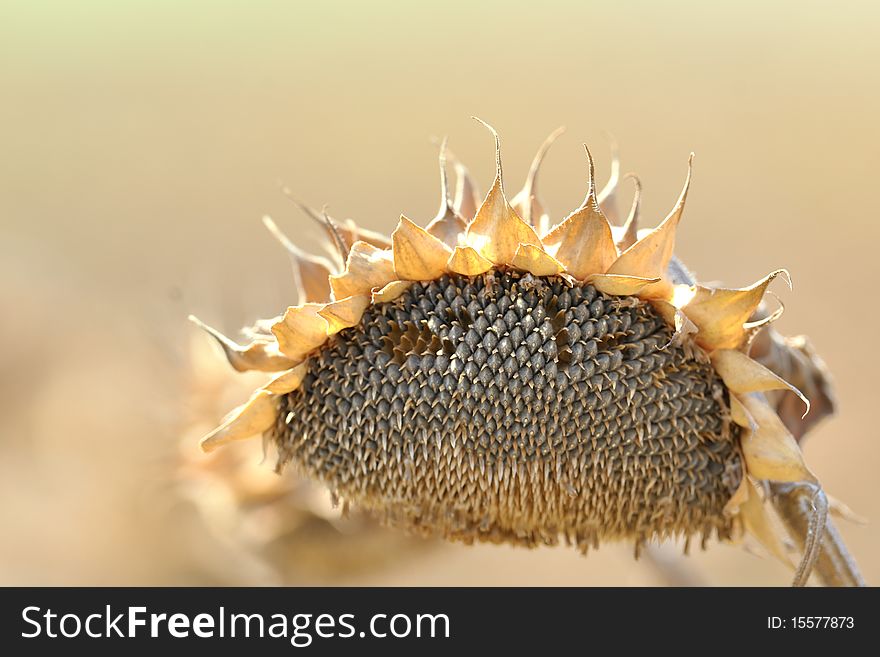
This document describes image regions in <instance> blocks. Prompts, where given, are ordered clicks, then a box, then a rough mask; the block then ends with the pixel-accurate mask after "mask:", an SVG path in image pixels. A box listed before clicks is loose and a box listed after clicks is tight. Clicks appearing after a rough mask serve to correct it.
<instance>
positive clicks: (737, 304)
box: [684, 269, 788, 349]
mask: <svg viewBox="0 0 880 657" xmlns="http://www.w3.org/2000/svg"><path fill="white" fill-rule="evenodd" d="M780 274H785V276H786V278H787V277H788V272H787V271H785V270H784V269H779V270H777V271H774V272H773V273H771V274H769V275H768V276H766V277H765V278H763V279H761V280H760V281H758V282H757V283H755V284H754V285H751V286H749V287H746V288H742V289H726V288H709V287H703V286H701V285H698V286H696V287H695V288H693V296H692V298H691V300H690V301H689V302H688V303H687V305H685V306H684V311H685V313H687V316H688V317H690V318H691V321H693V322H694V324H696V325H697V328H699V329H700V332H699V334H698V335H697V342H699V343H700V344H701V345H702V346H703V347H706V348H707V349H736V348H738V347H739V346H741V345H742V344H743V343H744V341H745V339H746V337H747V332H746V329H745V328H744V324H745V323H746V322H747V321H748V319H749V317H751V315H752V313H754V312H755V309H756V308H757V307H758V304H760V303H761V299H762V298H763V297H764V292H765V291H766V290H767V286H768V285H770V283H771V282H772V281H773V280H774V279H775V278H776V277H777V276H779V275H780Z"/></svg>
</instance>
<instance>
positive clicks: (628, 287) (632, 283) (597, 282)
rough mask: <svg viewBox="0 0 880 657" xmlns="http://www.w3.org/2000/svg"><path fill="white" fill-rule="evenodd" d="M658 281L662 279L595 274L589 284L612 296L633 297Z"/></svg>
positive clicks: (588, 279) (589, 279)
mask: <svg viewBox="0 0 880 657" xmlns="http://www.w3.org/2000/svg"><path fill="white" fill-rule="evenodd" d="M658 280H660V279H658V278H640V277H639V276H621V275H618V274H593V275H591V276H589V277H588V278H587V282H588V283H591V284H592V285H593V286H594V287H595V288H596V289H597V290H599V291H600V292H604V293H605V294H610V295H612V296H632V295H634V294H638V293H640V292H641V291H642V290H644V289H645V288H646V287H647V286H649V285H652V284H654V283H656V282H657V281H658Z"/></svg>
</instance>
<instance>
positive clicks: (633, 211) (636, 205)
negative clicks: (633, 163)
mask: <svg viewBox="0 0 880 657" xmlns="http://www.w3.org/2000/svg"><path fill="white" fill-rule="evenodd" d="M626 178H630V179H631V180H632V181H633V183H635V186H636V191H635V194H634V195H633V202H632V206H631V207H630V209H629V215H627V217H626V221H624V222H623V227H622V230H621V231H620V237H619V238H618V239H617V240H616V244H617V248H618V250H619V251H620V252H621V253H622V252H623V251H626V250H627V249H628V248H629V247H631V246H632V245H633V244H635V243H636V242H637V241H638V239H639V235H638V233H639V209H640V208H641V202H642V183H641V181H640V180H639V179H638V177H637V176H635V175H633V174H631V173H630V174H627V176H626Z"/></svg>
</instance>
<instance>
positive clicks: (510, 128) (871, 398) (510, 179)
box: [0, 0, 880, 585]
mask: <svg viewBox="0 0 880 657" xmlns="http://www.w3.org/2000/svg"><path fill="white" fill-rule="evenodd" d="M423 4H424V3H405V2H399V3H398V2H387V1H385V2H383V1H379V0H376V1H373V2H369V3H354V2H352V3H332V2H326V3H300V2H276V3H273V2H251V3H217V2H188V3H180V2H170V1H167V2H146V1H143V2H141V1H130V2H125V3H118V2H109V1H108V2H98V1H96V0H90V1H85V2H79V3H66V2H55V3H50V2H4V3H3V5H2V8H0V309H2V310H0V345H2V347H0V372H2V375H0V500H2V502H0V527H2V529H0V532H2V540H0V583H4V584H25V583H30V584H71V583H88V584H120V583H136V584H148V583H150V584H152V583H158V584H162V583H206V582H217V581H221V582H222V581H223V578H222V577H219V578H218V576H217V575H216V573H215V574H210V575H209V574H206V572H205V570H204V569H203V568H202V567H201V566H200V560H202V559H204V558H205V555H204V554H200V553H199V551H198V550H193V549H190V546H189V545H188V543H187V541H188V540H189V539H188V538H187V537H188V536H189V534H188V532H187V531H186V528H185V527H182V526H181V525H182V523H181V522H180V521H179V519H177V520H175V518H176V516H175V515H174V513H173V509H171V507H173V504H172V503H170V502H169V501H168V495H167V483H166V479H167V473H168V471H169V469H170V468H171V465H170V464H171V463H172V462H173V460H174V458H176V454H177V451H176V450H177V448H176V443H177V440H178V436H179V433H180V431H179V427H180V423H181V422H182V421H183V418H184V417H185V416H186V415H187V413H188V412H189V411H190V410H191V409H189V408H188V407H187V404H188V402H187V398H186V396H185V395H184V394H183V387H184V386H183V383H182V381H183V380H184V379H185V377H186V372H185V369H186V358H185V356H186V348H187V344H188V341H189V340H190V338H191V336H192V333H193V331H194V329H193V328H192V327H191V326H190V325H189V324H187V323H186V321H185V317H186V315H187V314H188V313H189V312H195V313H196V314H198V315H200V316H201V317H203V318H204V319H205V320H206V321H209V322H211V323H213V324H215V325H217V326H218V327H220V328H222V329H224V330H225V331H227V332H228V333H230V334H234V332H235V331H236V329H237V327H239V326H241V325H243V324H245V323H248V322H250V321H251V320H252V319H253V318H255V317H257V316H270V315H274V314H275V313H276V312H278V311H279V310H280V309H282V308H283V307H284V306H286V305H287V304H288V303H289V302H291V301H292V294H293V288H292V284H291V279H290V275H289V269H288V263H287V260H286V257H285V255H284V254H283V253H282V251H281V250H280V249H279V248H278V247H277V246H276V244H275V243H274V242H273V241H272V239H271V238H270V237H269V235H268V234H267V233H266V232H265V231H264V230H263V229H262V227H261V226H260V223H259V218H260V216H261V215H262V214H264V213H269V214H271V215H273V216H274V217H275V218H276V219H277V220H278V222H279V223H280V224H281V225H282V226H283V227H284V229H285V230H287V231H288V232H289V233H291V234H292V235H294V236H295V237H296V238H297V240H298V241H299V242H300V243H301V244H302V245H304V246H308V247H314V246H315V245H316V244H317V243H318V240H317V238H318V231H317V230H316V229H315V227H314V226H313V225H311V224H310V223H308V222H307V220H305V219H304V218H303V217H302V215H301V214H299V213H298V212H297V211H296V210H295V208H294V207H293V206H292V205H291V204H290V203H289V202H288V201H286V200H285V199H284V198H283V197H282V195H281V194H280V193H279V192H278V181H282V182H284V183H286V184H288V185H289V186H290V187H291V188H293V189H294V190H295V191H296V193H297V194H298V195H300V196H301V197H302V198H303V199H304V200H306V201H307V202H309V203H311V204H314V205H317V206H319V207H320V206H321V205H322V204H323V203H328V204H329V208H330V211H331V212H332V213H335V214H337V215H340V216H351V217H354V218H356V219H358V220H359V221H361V222H362V223H363V224H365V225H367V226H369V227H371V228H375V229H383V230H390V228H391V227H392V226H393V224H394V222H395V221H396V219H397V216H398V215H399V213H400V212H401V211H403V212H405V213H407V215H408V216H410V217H411V218H413V219H416V220H420V221H422V222H424V221H425V220H427V219H428V218H429V217H431V216H432V215H433V214H434V212H435V208H436V205H437V201H438V190H437V183H436V179H437V174H436V159H435V157H436V150H435V147H434V146H432V145H431V143H430V141H429V137H430V136H432V135H437V136H442V135H449V137H450V144H451V146H452V148H453V149H454V150H455V151H456V153H457V154H458V155H459V156H461V157H462V158H463V159H465V160H466V161H467V162H468V163H469V165H470V168H471V170H472V171H473V172H474V174H475V175H476V176H477V178H478V179H479V180H480V181H481V183H482V184H483V186H484V188H485V184H486V182H487V181H489V180H490V177H491V174H492V166H493V165H492V150H491V141H490V138H489V136H488V134H487V133H486V132H485V130H484V129H483V128H481V127H480V126H478V125H477V124H475V123H474V122H473V121H471V119H470V118H469V117H470V116H471V115H478V116H480V117H482V118H484V119H486V120H488V121H490V122H491V123H493V124H494V125H495V126H496V127H497V128H498V130H499V131H500V132H501V135H502V139H503V152H504V158H505V163H506V169H505V171H506V177H507V184H508V188H509V189H510V190H511V191H513V190H515V188H516V187H517V186H518V184H519V183H520V181H521V179H522V176H523V175H524V173H525V170H526V168H527V166H528V162H529V160H530V158H531V155H532V153H533V151H534V149H535V148H536V147H537V145H538V144H539V143H540V141H541V140H542V139H543V137H544V136H545V135H546V134H547V133H548V132H550V131H551V130H552V129H553V128H555V127H557V126H558V125H561V124H564V125H566V126H568V133H567V134H566V135H565V136H564V137H563V138H562V140H561V141H560V143H559V144H558V145H557V146H556V147H555V149H554V150H553V151H552V152H551V154H550V156H549V158H548V161H547V163H546V167H545V169H544V171H543V173H542V180H541V182H542V192H543V195H544V198H545V200H546V201H547V203H548V205H549V206H550V208H551V210H552V211H553V213H554V216H555V217H557V218H558V217H559V216H561V215H562V214H563V213H564V212H566V211H568V210H569V209H571V208H572V207H574V206H575V205H576V204H577V203H578V202H579V201H580V199H581V198H582V196H583V193H584V185H585V182H584V178H585V162H584V157H583V154H582V148H581V146H580V143H581V142H583V141H586V142H588V143H589V144H591V146H592V148H593V151H594V153H595V154H596V156H597V159H598V167H599V176H600V178H602V179H603V180H604V178H605V177H606V176H607V162H608V157H607V146H606V143H607V142H606V141H605V138H604V136H603V130H609V131H611V132H613V133H614V134H615V135H616V137H617V138H618V140H619V142H620V144H621V151H622V155H623V166H624V170H634V171H636V172H638V173H639V174H640V176H641V178H642V181H643V184H644V188H645V192H644V210H645V213H644V215H643V216H644V217H645V220H646V222H647V223H648V224H653V223H655V222H656V221H657V220H659V219H660V218H661V217H662V216H663V214H664V213H665V211H666V210H667V209H668V208H669V207H670V206H671V204H672V203H673V201H674V200H675V198H676V195H677V194H678V190H679V188H680V185H681V182H682V180H683V176H684V172H685V164H686V159H687V154H688V153H689V152H690V151H691V150H693V151H695V152H696V154H697V158H696V162H695V167H696V168H695V174H694V183H693V186H692V192H691V195H690V198H689V205H688V209H687V212H686V215H685V219H684V222H683V224H682V231H681V233H680V238H679V241H678V245H677V251H678V253H679V254H680V255H681V256H682V257H683V258H684V259H685V260H686V261H687V262H688V263H689V264H690V265H691V266H692V267H693V268H694V269H695V270H696V271H697V272H698V273H699V274H700V275H701V277H702V278H703V279H721V280H724V281H725V282H727V283H730V284H734V285H742V284H747V283H750V282H752V281H754V280H756V279H757V278H759V277H760V276H762V275H764V274H765V273H767V272H768V271H769V270H771V269H774V268H776V267H780V266H784V267H787V268H789V269H790V271H791V272H792V275H793V278H794V282H795V288H794V291H793V292H791V293H790V292H788V291H787V290H785V289H784V288H783V287H782V286H779V287H778V288H777V292H778V293H779V294H780V295H781V297H782V299H783V301H784V302H785V305H786V315H785V317H784V318H783V319H782V320H781V322H780V324H779V326H780V327H781V329H782V330H783V331H785V332H788V333H801V332H803V333H808V334H809V335H810V336H811V338H812V339H813V341H814V343H815V344H816V346H817V347H818V349H819V350H820V352H821V353H822V354H823V355H824V357H825V358H826V360H827V361H828V363H829V365H830V367H831V368H832V370H833V372H834V373H835V375H836V378H837V384H838V391H839V397H840V401H841V404H840V406H841V412H840V415H839V417H837V418H835V419H833V420H832V421H829V422H827V423H826V424H824V425H823V426H822V427H821V428H819V429H818V430H817V431H816V432H815V434H814V435H813V436H811V438H810V440H809V441H808V443H807V446H806V455H807V458H808V461H809V463H810V464H811V466H812V467H813V468H814V470H815V471H816V472H817V473H818V474H819V476H820V477H821V479H822V481H823V482H824V484H825V486H826V488H827V489H828V490H829V491H830V492H832V493H833V494H834V495H836V496H838V497H840V498H842V499H844V500H846V501H847V502H849V503H850V504H851V506H853V507H854V508H855V509H856V510H857V511H858V512H860V513H861V514H862V515H865V516H867V517H869V518H870V519H872V520H874V521H875V522H873V523H872V524H870V525H869V526H867V527H857V526H851V525H849V526H844V527H843V533H844V535H845V537H846V539H847V541H848V543H849V544H850V546H851V549H852V551H853V552H854V554H855V555H856V556H857V558H858V559H859V561H860V563H861V566H862V568H863V570H864V572H865V575H866V576H867V578H868V579H869V581H871V582H874V583H876V582H877V581H878V580H880V558H878V556H877V555H878V554H880V550H878V548H880V529H878V523H877V522H876V520H877V518H878V517H880V500H878V495H877V490H878V489H877V482H876V478H875V476H876V475H875V473H876V469H877V465H878V456H880V442H878V436H877V428H876V427H877V419H876V418H877V413H878V404H877V402H876V399H875V398H876V380H877V372H878V371H880V350H878V349H877V346H876V344H875V343H876V340H877V338H878V332H877V327H878V322H880V310H878V305H877V302H876V299H875V286H874V280H875V279H876V277H877V275H878V273H880V267H878V256H877V246H876V245H877V243H878V237H880V221H878V220H877V217H876V216H875V215H876V191H875V188H876V184H877V183H876V177H877V169H878V166H880V143H878V142H880V140H878V129H877V125H876V117H877V116H880V91H878V90H880V40H878V39H877V38H876V26H877V22H878V19H880V15H878V10H877V8H876V3H871V2H867V1H865V2H837V3H818V2H805V1H803V0H801V1H798V2H776V3H769V4H770V5H771V6H768V3H766V2H758V1H754V0H749V1H740V2H736V3H726V6H722V4H721V3H706V2H696V1H694V2H684V1H679V2H666V3H654V2H647V1H645V2H604V3H599V2H560V1H555V0H545V1H543V2H540V3H501V2H493V3H473V2H454V1H451V0H450V1H446V2H443V3H438V6H433V7H430V8H428V7H426V6H423ZM661 4H662V5H663V6H662V7H661V6H660V5H661ZM626 202H627V203H628V200H627V201H626ZM228 376H230V377H232V374H231V373H230V374H228ZM216 419H217V418H216V417H214V418H209V419H208V421H213V420H216ZM340 540H341V541H344V540H345V539H344V537H342V538H340ZM685 568H687V569H689V571H691V572H693V573H695V574H698V575H699V576H700V577H701V578H702V581H705V582H709V583H721V584H733V585H737V584H764V583H766V584H782V583H785V582H786V581H787V579H788V574H787V573H786V572H785V571H784V569H782V568H781V567H778V566H776V565H775V564H773V563H771V562H770V561H768V560H764V559H759V558H757V557H755V556H752V555H750V554H747V553H746V552H744V551H742V550H740V549H738V548H731V547H726V546H718V545H713V546H711V547H710V549H709V551H708V552H707V553H706V554H699V555H696V556H693V557H691V558H690V559H689V560H688V561H686V562H685ZM315 579H316V578H315V577H314V576H310V575H309V573H304V574H303V575H302V580H303V581H315ZM318 581H328V582H344V583H371V584H372V583H390V584H403V583H406V584H413V583H424V584H446V583H449V584H453V583H467V584H483V583H487V584H496V583H504V584H617V583H621V584H654V583H660V581H661V580H660V579H659V577H658V575H657V573H656V571H654V570H652V569H651V568H649V567H648V566H646V565H644V564H643V563H642V562H639V563H638V564H636V563H634V562H633V561H632V559H631V556H630V548H629V547H614V546H606V547H604V548H603V549H602V550H600V551H599V552H598V553H595V554H591V555H590V556H589V557H588V558H586V559H584V558H582V557H580V556H579V555H578V554H577V553H576V552H575V551H573V550H570V549H565V548H560V549H553V550H551V549H544V550H538V551H534V552H530V551H525V550H516V549H508V548H498V547H489V546H483V547H478V548H467V547H462V546H458V545H441V546H436V547H433V548H431V549H429V550H425V551H420V552H419V554H418V555H416V556H413V557H407V558H404V559H401V561H400V563H399V564H393V565H391V566H389V567H383V568H376V569H373V570H368V571H366V572H361V573H359V574H356V575H346V576H344V577H341V576H340V577H331V578H329V579H328V578H326V577H321V578H318Z"/></svg>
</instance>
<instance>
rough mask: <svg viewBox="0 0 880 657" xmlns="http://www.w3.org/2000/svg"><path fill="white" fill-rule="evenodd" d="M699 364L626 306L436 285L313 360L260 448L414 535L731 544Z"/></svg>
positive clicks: (461, 282)
mask: <svg viewBox="0 0 880 657" xmlns="http://www.w3.org/2000/svg"><path fill="white" fill-rule="evenodd" d="M700 355H701V352H699V350H697V349H695V348H692V347H691V345H689V344H687V343H685V344H680V343H678V342H677V341H675V340H673V334H672V331H671V330H670V329H669V327H668V326H667V324H666V322H665V321H664V320H663V319H662V318H661V317H660V316H659V315H658V313H657V312H656V311H655V310H654V309H653V307H652V306H651V305H650V304H649V303H646V302H644V301H641V300H639V299H636V298H633V297H610V296H607V295H604V294H602V293H600V292H597V291H596V289H595V288H594V287H592V286H591V285H585V284H580V283H576V284H574V285H572V284H569V283H567V282H566V281H565V280H563V279H562V278H559V277H555V276H554V277H534V276H532V275H530V274H522V273H518V272H513V271H501V270H494V271H492V272H489V273H487V274H483V275H480V276H475V277H466V276H460V275H444V276H442V277H441V278H439V279H437V280H434V281H430V282H425V283H415V284H413V285H412V287H410V288H409V290H407V291H406V292H405V293H404V294H403V295H402V296H401V297H399V298H398V299H396V300H395V301H393V302H389V303H380V304H375V305H373V306H371V307H369V308H368V309H367V311H366V312H365V314H364V316H363V318H362V320H361V323H360V324H359V325H358V326H357V327H355V328H352V329H346V330H344V331H342V332H341V333H339V334H338V335H336V336H335V337H334V338H332V339H331V340H330V342H328V343H327V344H326V345H325V346H324V347H323V348H322V349H321V350H320V351H319V352H317V353H316V354H315V355H314V356H312V358H311V360H310V362H309V373H308V374H307V375H306V378H305V380H304V381H303V384H302V386H301V387H300V388H299V389H298V390H295V391H293V392H291V393H289V394H288V395H286V396H284V397H282V398H281V399H280V409H279V411H280V412H279V415H278V422H277V424H276V426H275V428H274V430H273V431H272V432H271V438H272V440H273V441H274V442H275V444H276V446H277V448H278V451H279V455H280V460H279V467H281V466H283V465H284V464H285V463H288V462H293V463H294V464H296V465H297V466H299V467H301V468H303V469H304V470H305V471H306V472H307V473H308V474H309V475H311V476H313V477H316V478H318V479H321V480H322V481H324V482H326V483H327V484H328V485H329V486H330V488H331V489H332V490H334V491H335V492H337V493H338V494H339V495H341V496H342V497H343V498H345V499H347V500H350V501H352V502H354V503H355V504H357V505H360V506H362V507H365V508H368V509H371V510H372V511H374V512H376V513H377V514H379V515H380V516H381V517H382V518H383V519H384V520H385V521H386V522H388V523H390V524H392V525H395V526H400V527H403V528H406V529H409V530H411V531H415V532H417V533H424V534H429V533H439V534H441V535H443V536H445V537H447V538H453V539H459V540H464V541H466V542H471V541H473V540H485V541H493V542H513V543H518V544H524V545H529V546H531V545H536V544H554V543H556V542H557V541H558V540H559V537H560V536H562V537H564V538H565V539H566V540H567V541H568V542H570V543H574V544H576V545H578V546H579V547H580V548H581V549H583V550H586V549H587V548H589V547H590V546H596V545H598V543H599V542H600V541H602V540H605V539H624V538H625V539H632V540H635V541H636V543H637V544H638V543H640V542H642V541H644V540H646V539H649V538H652V537H667V536H673V535H684V536H692V535H701V536H702V538H703V539H704V540H705V539H706V538H708V537H709V535H710V534H712V533H713V532H714V533H717V534H718V535H719V536H720V537H722V538H726V537H727V536H728V535H729V533H730V531H731V523H730V520H729V519H728V518H726V517H725V516H724V515H723V513H722V510H723V507H724V505H725V503H726V502H727V501H728V500H729V499H730V497H731V495H732V494H733V492H734V491H735V490H736V488H737V486H738V484H739V482H740V480H741V478H742V473H743V466H742V461H741V456H740V452H739V450H738V447H737V445H738V440H737V437H738V431H739V429H738V427H737V426H736V425H734V424H732V423H731V422H730V420H729V411H728V406H727V400H726V395H727V393H726V390H725V389H724V386H723V384H722V383H721V381H720V380H719V378H718V376H717V375H716V374H715V371H714V369H713V368H712V366H711V365H710V364H709V363H708V362H706V360H705V359H704V358H701V357H700Z"/></svg>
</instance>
